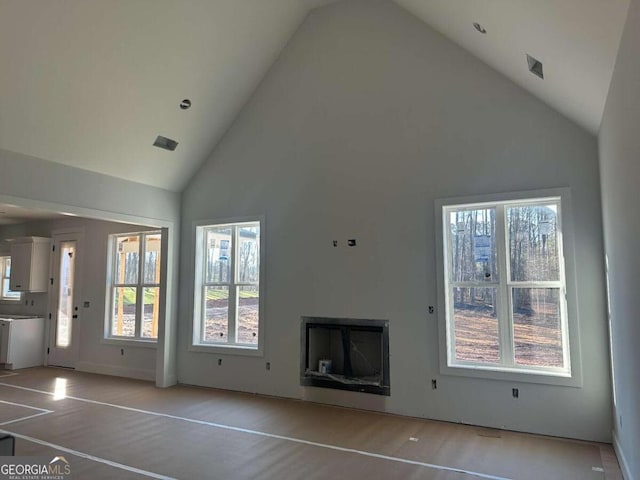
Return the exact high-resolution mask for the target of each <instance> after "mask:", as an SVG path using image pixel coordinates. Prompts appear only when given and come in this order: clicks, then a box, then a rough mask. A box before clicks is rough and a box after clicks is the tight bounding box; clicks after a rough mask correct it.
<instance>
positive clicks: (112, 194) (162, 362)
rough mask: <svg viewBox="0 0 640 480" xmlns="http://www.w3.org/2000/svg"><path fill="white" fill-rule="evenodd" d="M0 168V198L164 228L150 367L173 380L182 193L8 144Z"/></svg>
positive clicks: (164, 380)
mask: <svg viewBox="0 0 640 480" xmlns="http://www.w3.org/2000/svg"><path fill="white" fill-rule="evenodd" d="M0 172H1V175H0V203H10V204H15V205H19V206H23V207H28V208H41V209H46V210H52V211H55V212H65V213H72V214H75V215H78V216H81V217H89V218H97V219H101V220H112V221H116V222H127V223H133V224H142V225H153V226H156V227H165V228H168V239H169V240H168V242H169V246H168V255H167V257H168V258H167V268H166V282H167V287H166V288H167V291H168V294H167V301H166V305H165V306H164V307H163V308H165V309H166V312H167V313H166V318H167V320H166V322H163V323H162V324H161V325H160V328H159V339H158V355H157V364H156V366H155V367H154V368H155V371H156V382H157V384H158V385H162V386H168V385H171V384H174V383H175V382H176V377H177V375H176V370H177V367H176V364H177V360H176V338H177V334H176V330H177V320H176V319H177V301H176V299H177V295H178V293H177V292H178V289H177V288H178V287H177V283H178V278H177V273H178V256H179V250H178V248H179V242H178V232H177V230H178V228H179V225H180V195H179V194H177V193H175V192H170V191H167V190H162V189H159V188H155V187H150V186H148V185H141V184H139V183H134V182H129V181H126V180H122V179H119V178H115V177H109V176H107V175H101V174H98V173H94V172H89V171H87V170H81V169H78V168H74V167H69V166H65V165H61V164H57V163H53V162H49V161H47V160H43V159H40V158H35V157H29V156H26V155H21V154H18V153H14V152H9V151H6V150H0ZM163 281H164V280H163ZM101 282H103V281H101ZM44 302H46V298H45V300H44ZM41 303H43V302H42V300H41ZM165 340H166V341H165Z"/></svg>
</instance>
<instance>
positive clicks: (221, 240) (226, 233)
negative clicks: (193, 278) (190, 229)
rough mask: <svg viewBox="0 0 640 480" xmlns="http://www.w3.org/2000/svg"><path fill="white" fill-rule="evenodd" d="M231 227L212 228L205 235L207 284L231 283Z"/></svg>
mask: <svg viewBox="0 0 640 480" xmlns="http://www.w3.org/2000/svg"><path fill="white" fill-rule="evenodd" d="M231 233H232V228H231V227H211V228H208V229H207V231H206V235H205V241H206V248H207V252H206V253H207V255H206V264H205V266H204V267H205V282H206V283H229V282H230V281H231V241H232V235H231Z"/></svg>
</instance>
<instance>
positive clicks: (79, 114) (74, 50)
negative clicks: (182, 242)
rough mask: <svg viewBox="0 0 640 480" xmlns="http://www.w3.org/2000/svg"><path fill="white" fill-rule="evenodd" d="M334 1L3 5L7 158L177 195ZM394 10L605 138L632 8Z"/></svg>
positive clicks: (554, 0)
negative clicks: (602, 129) (313, 15)
mask: <svg viewBox="0 0 640 480" xmlns="http://www.w3.org/2000/svg"><path fill="white" fill-rule="evenodd" d="M334 1H336V0H268V1H265V0H241V1H240V0H136V1H132V0H48V1H46V2H45V1H25V0H0V68H1V74H0V149H4V150H10V151H15V152H19V153H23V154H27V155H32V156H35V157H40V158H43V159H46V160H51V161H54V162H59V163H63V164H66V165H71V166H75V167H79V168H84V169H87V170H91V171H95V172H99V173H103V174H107V175H112V176H116V177H121V178H125V179H128V180H132V181H136V182H140V183H144V184H148V185H153V186H157V187H161V188H166V189H169V190H175V191H180V190H181V189H182V188H183V187H184V186H185V184H186V182H187V181H188V180H189V178H190V177H191V176H192V175H193V174H194V172H195V171H196V170H197V168H198V167H199V165H200V164H201V163H202V162H203V161H204V159H205V158H207V156H208V155H209V154H210V153H211V151H212V150H213V148H214V147H215V145H216V144H217V142H218V141H219V140H220V138H221V136H222V135H223V134H224V132H225V131H226V129H227V128H228V127H229V126H230V124H231V122H232V121H233V119H234V118H235V116H236V115H237V114H238V112H239V111H240V109H241V108H242V106H243V105H244V103H245V102H246V101H247V100H248V98H249V97H250V96H251V94H252V92H253V91H254V89H255V88H256V86H257V84H258V83H259V82H260V80H261V79H262V77H263V76H264V74H265V73H266V71H267V70H268V69H269V67H270V66H271V65H272V64H273V62H274V61H275V59H276V58H277V56H278V53H279V52H280V50H281V49H282V47H283V46H284V45H285V44H286V42H287V41H288V40H289V38H291V36H292V35H293V33H294V32H295V30H296V29H297V28H298V26H299V25H300V24H301V23H302V22H303V21H304V18H305V17H306V15H307V14H308V12H309V10H310V9H312V8H317V7H322V6H324V5H327V4H329V3H333V2H334ZM389 1H391V0H389ZM394 1H396V3H398V4H399V5H401V6H403V7H405V8H406V9H407V10H409V11H411V12H412V13H414V14H415V15H416V16H418V17H419V18H421V19H423V20H424V21H425V22H426V23H428V24H429V25H431V26H432V27H434V28H435V29H436V30H439V31H440V32H441V33H443V34H444V35H446V36H447V37H449V38H450V39H452V40H453V41H454V42H457V43H458V44H460V45H461V46H462V47H464V48H466V49H467V50H469V51H470V52H472V53H473V54H474V55H476V56H477V57H479V58H480V59H482V60H483V61H485V62H486V63H488V64H489V65H491V66H493V67H494V68H495V69H497V70H499V71H500V72H502V73H504V74H505V75H506V76H508V77H509V78H511V79H512V80H513V81H515V82H516V83H518V84H520V85H522V86H523V87H524V88H526V89H528V90H529V91H530V92H532V93H533V94H534V95H536V96H538V97H539V98H540V99H542V100H543V101H545V102H546V103H548V104H549V105H551V106H552V107H554V108H556V109H557V110H559V111H560V112H562V113H564V114H565V115H566V116H567V117H569V118H571V119H573V120H574V121H575V122H577V123H578V124H580V125H582V126H583V127H585V128H586V129H588V130H589V131H591V132H594V133H595V132H596V131H597V129H598V126H599V123H600V119H601V117H602V111H603V107H604V102H605V99H606V93H607V90H608V86H609V81H610V78H611V73H612V69H613V64H614V61H615V55H616V52H617V48H618V44H619V41H620V36H621V33H622V28H623V24H624V20H625V16H626V10H627V7H628V4H629V0H394ZM474 21H477V22H480V23H481V24H483V25H484V26H485V27H486V29H487V30H488V33H487V34H486V35H480V34H478V33H477V32H476V31H475V30H474V29H473V27H472V26H471V24H472V22H474ZM525 53H530V54H531V55H533V56H535V57H537V58H538V59H540V60H541V61H543V63H544V69H545V80H540V79H538V78H537V77H535V76H533V75H532V74H530V73H529V72H528V71H527V69H526V60H525ZM183 98H189V99H191V101H192V103H193V106H192V107H191V109H189V110H186V111H183V110H180V109H179V107H178V105H179V103H180V101H181V100H182V99H183ZM157 135H164V136H167V137H170V138H173V139H175V140H177V141H178V142H179V145H178V148H177V149H176V151H175V152H167V151H164V150H160V149H157V148H154V147H152V146H151V144H152V143H153V141H154V140H155V138H156V136H157Z"/></svg>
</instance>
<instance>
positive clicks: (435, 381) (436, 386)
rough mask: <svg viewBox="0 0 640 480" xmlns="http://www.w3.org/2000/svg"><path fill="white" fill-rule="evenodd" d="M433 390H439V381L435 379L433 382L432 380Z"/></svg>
mask: <svg viewBox="0 0 640 480" xmlns="http://www.w3.org/2000/svg"><path fill="white" fill-rule="evenodd" d="M431 388H432V389H433V390H437V389H438V381H437V380H436V379H435V378H434V379H433V380H431Z"/></svg>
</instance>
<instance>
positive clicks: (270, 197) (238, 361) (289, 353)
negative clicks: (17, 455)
mask: <svg viewBox="0 0 640 480" xmlns="http://www.w3.org/2000/svg"><path fill="white" fill-rule="evenodd" d="M535 81H538V80H535ZM551 187H569V188H570V189H571V193H572V199H573V215H574V218H573V223H574V233H575V238H576V245H575V263H576V265H577V272H576V273H577V279H578V285H577V298H578V308H579V312H578V316H579V323H580V325H579V326H580V339H581V347H582V351H583V352H588V353H587V354H585V355H583V365H582V367H583V371H584V372H588V373H586V374H585V375H584V379H583V385H582V387H581V388H575V387H558V386H550V385H536V384H531V383H515V382H504V381H495V380H481V379H473V378H464V377H453V376H442V375H440V374H439V359H438V344H437V338H438V331H437V318H436V315H429V314H428V313H427V306H428V305H435V304H436V264H437V262H439V261H440V259H439V258H436V253H435V251H436V249H435V233H434V232H435V219H434V200H435V199H437V198H443V197H453V196H463V195H472V194H483V193H497V192H508V191H522V190H532V189H542V188H551ZM249 215H265V218H266V284H265V295H266V303H265V304H266V309H265V310H266V311H265V312H264V326H265V328H266V335H265V355H264V357H262V358H254V357H246V356H234V355H212V354H207V353H196V352H189V351H188V350H187V348H188V345H189V341H190V338H189V332H190V328H189V326H190V323H191V322H192V318H191V312H192V311H193V281H192V279H193V262H194V252H193V224H192V222H194V221H197V220H205V219H218V218H229V217H235V216H249ZM182 218H183V224H182V225H183V226H182V243H181V245H182V250H181V255H182V259H183V261H182V262H181V272H180V276H181V278H182V279H187V280H185V281H183V282H182V283H181V284H180V298H179V301H180V319H179V327H180V336H179V341H180V344H179V381H180V382H182V383H188V384H197V385H207V386H214V387H220V388H227V389H234V390H244V391H251V392H259V393H263V394H268V395H279V396H285V397H293V398H304V399H308V400H314V401H322V402H327V403H332V404H338V405H345V406H354V407H360V408H370V409H375V410H380V411H386V412H393V413H397V414H403V415H411V416H416V417H428V418H433V419H442V420H447V421H453V422H464V423H471V424H477V425H486V426H493V427H500V428H507V429H512V430H520V431H528V432H536V433H542V434H550V435H560V436H566V437H575V438H583V439H590V440H601V441H608V440H610V439H611V418H610V414H609V412H610V408H611V403H610V376H609V361H608V346H607V341H606V338H607V325H606V312H605V299H604V290H605V287H604V274H603V267H602V251H603V246H602V238H601V237H602V235H601V232H602V225H601V217H600V193H599V174H598V159H597V144H596V139H595V138H594V137H593V136H592V135H590V134H588V133H586V132H585V131H584V130H582V129H581V128H579V127H577V126H576V125H575V124H573V123H572V122H570V121H569V120H567V119H566V118H565V117H563V116H561V115H560V114H558V113H556V112H555V111H553V110H551V109H550V108H548V107H547V106H545V105H544V104H542V103H541V102H540V101H538V100H536V99H535V98H534V97H532V96H531V95H529V94H528V93H526V92H525V91H523V90H522V89H520V88H519V87H517V86H516V85H514V84H513V83H511V82H510V81H508V80H506V79H505V78H504V77H503V76H501V75H499V74H498V73H496V72H495V71H493V70H492V69H490V68H489V67H487V66H486V65H484V64H482V63H481V62H479V61H478V60H476V59H475V58H473V57H472V56H471V55H470V54H468V53H466V52H465V51H463V50H462V49H460V48H459V47H457V46H456V45H454V44H453V43H451V42H450V41H448V40H446V39H445V38H444V37H442V36H441V35H439V34H437V33H436V32H434V31H433V30H431V29H430V28H428V27H427V26H426V25H425V24H424V23H423V22H421V21H419V20H418V19H416V18H415V17H413V16H411V15H410V14H408V13H407V12H406V11H404V10H402V9H401V8H399V7H398V6H396V5H395V4H393V3H392V2H384V1H375V0H352V1H344V2H338V3H336V4H333V5H330V6H328V7H325V8H323V9H319V10H315V11H314V12H312V14H311V15H310V16H309V17H308V18H307V20H306V21H305V23H304V24H303V25H302V26H301V27H300V29H299V30H298V32H297V33H296V35H295V36H294V37H293V39H292V40H291V41H290V43H289V44H288V46H287V47H286V48H285V50H284V51H283V53H282V54H281V57H280V58H279V60H278V61H277V62H276V64H275V65H274V66H273V67H272V69H271V71H270V72H269V74H268V75H267V76H266V78H265V79H264V80H263V82H262V84H261V85H260V86H259V88H258V89H257V91H256V92H255V94H254V96H253V97H252V99H251V100H250V101H249V102H248V104H247V105H246V106H245V108H244V109H243V111H242V112H241V113H240V115H239V116H238V118H237V119H236V121H235V123H234V124H233V126H232V127H231V128H230V130H229V131H228V132H227V134H226V136H225V137H224V138H223V140H222V141H221V142H220V143H219V145H218V147H217V148H216V150H215V151H214V152H213V154H212V155H211V157H210V158H209V160H208V161H207V162H206V164H205V165H204V166H203V167H202V168H201V170H200V171H199V172H198V173H197V174H196V175H195V176H194V178H193V179H192V180H191V182H190V184H189V186H188V188H187V189H186V190H185V191H184V192H183V197H182ZM349 238H355V239H357V242H358V246H357V247H355V248H349V247H346V241H347V239H349ZM334 239H335V240H338V241H339V245H340V246H339V247H338V248H333V246H332V240H334ZM302 315H307V316H321V317H354V318H375V319H388V320H389V321H390V333H389V335H390V353H391V360H390V365H391V367H390V368H391V396H390V397H378V396H373V395H366V394H358V393H353V392H341V391H337V390H327V389H320V388H313V387H306V388H305V387H300V385H299V354H300V351H299V341H300V317H301V316H302ZM222 357H224V362H223V364H222V365H221V366H218V364H217V360H218V358H222ZM267 361H268V362H270V363H271V369H270V370H269V371H267V370H266V369H265V362H267ZM432 378H434V379H437V380H438V389H437V390H432V389H431V379H432ZM512 387H519V388H520V398H519V399H518V400H514V399H513V398H512V396H511V389H512Z"/></svg>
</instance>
